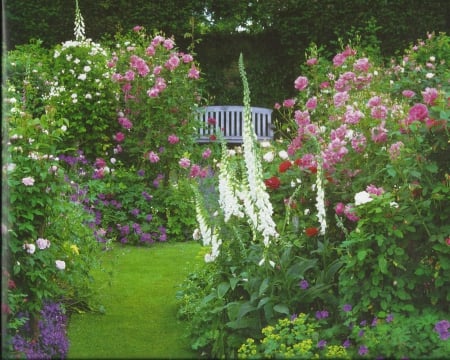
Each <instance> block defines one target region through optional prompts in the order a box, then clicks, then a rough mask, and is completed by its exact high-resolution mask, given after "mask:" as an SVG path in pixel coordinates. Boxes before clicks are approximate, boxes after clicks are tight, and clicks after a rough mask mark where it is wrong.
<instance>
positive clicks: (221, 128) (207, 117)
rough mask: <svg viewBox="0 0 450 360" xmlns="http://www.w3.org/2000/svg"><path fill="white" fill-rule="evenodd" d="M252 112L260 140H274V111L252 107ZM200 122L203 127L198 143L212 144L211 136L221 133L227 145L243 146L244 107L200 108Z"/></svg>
mask: <svg viewBox="0 0 450 360" xmlns="http://www.w3.org/2000/svg"><path fill="white" fill-rule="evenodd" d="M251 112H252V122H253V126H254V129H255V133H256V136H257V138H258V140H260V141H263V140H272V138H273V129H272V110H271V109H266V108H261V107H252V108H251ZM212 119H214V120H212ZM199 120H200V121H201V123H202V124H203V127H202V128H201V129H200V130H199V138H198V140H197V142H199V143H207V142H211V139H210V136H211V135H213V134H220V133H221V134H222V136H223V137H224V139H225V141H226V142H227V143H233V144H242V142H243V140H242V130H243V120H244V106H235V105H223V106H220V105H219V106H207V107H204V108H200V110H199Z"/></svg>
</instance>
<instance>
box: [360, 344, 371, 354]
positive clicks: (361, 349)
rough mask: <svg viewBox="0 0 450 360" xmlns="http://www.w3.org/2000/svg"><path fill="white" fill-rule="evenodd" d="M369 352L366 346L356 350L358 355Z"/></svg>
mask: <svg viewBox="0 0 450 360" xmlns="http://www.w3.org/2000/svg"><path fill="white" fill-rule="evenodd" d="M368 352H369V349H368V348H367V346H364V345H361V346H360V347H359V350H358V354H359V355H366V354H367V353H368Z"/></svg>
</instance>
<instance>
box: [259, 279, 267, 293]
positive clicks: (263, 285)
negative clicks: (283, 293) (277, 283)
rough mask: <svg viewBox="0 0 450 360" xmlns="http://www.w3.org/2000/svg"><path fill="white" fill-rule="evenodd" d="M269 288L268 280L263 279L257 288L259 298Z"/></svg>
mask: <svg viewBox="0 0 450 360" xmlns="http://www.w3.org/2000/svg"><path fill="white" fill-rule="evenodd" d="M268 288H269V278H265V279H264V280H263V281H262V282H261V285H260V287H259V296H261V295H263V294H264V292H265V291H266V290H267V289H268Z"/></svg>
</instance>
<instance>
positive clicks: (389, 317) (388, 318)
mask: <svg viewBox="0 0 450 360" xmlns="http://www.w3.org/2000/svg"><path fill="white" fill-rule="evenodd" d="M392 320H394V315H393V314H389V315H388V316H386V322H387V323H390V322H392Z"/></svg>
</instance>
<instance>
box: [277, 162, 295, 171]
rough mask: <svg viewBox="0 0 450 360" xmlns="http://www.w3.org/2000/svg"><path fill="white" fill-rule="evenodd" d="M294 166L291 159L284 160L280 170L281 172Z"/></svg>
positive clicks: (279, 167)
mask: <svg viewBox="0 0 450 360" xmlns="http://www.w3.org/2000/svg"><path fill="white" fill-rule="evenodd" d="M291 166H292V163H291V162H290V161H289V160H285V161H283V162H282V163H281V164H280V166H278V171H279V172H280V173H284V172H286V171H287V170H288V169H289V168H290V167H291Z"/></svg>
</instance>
